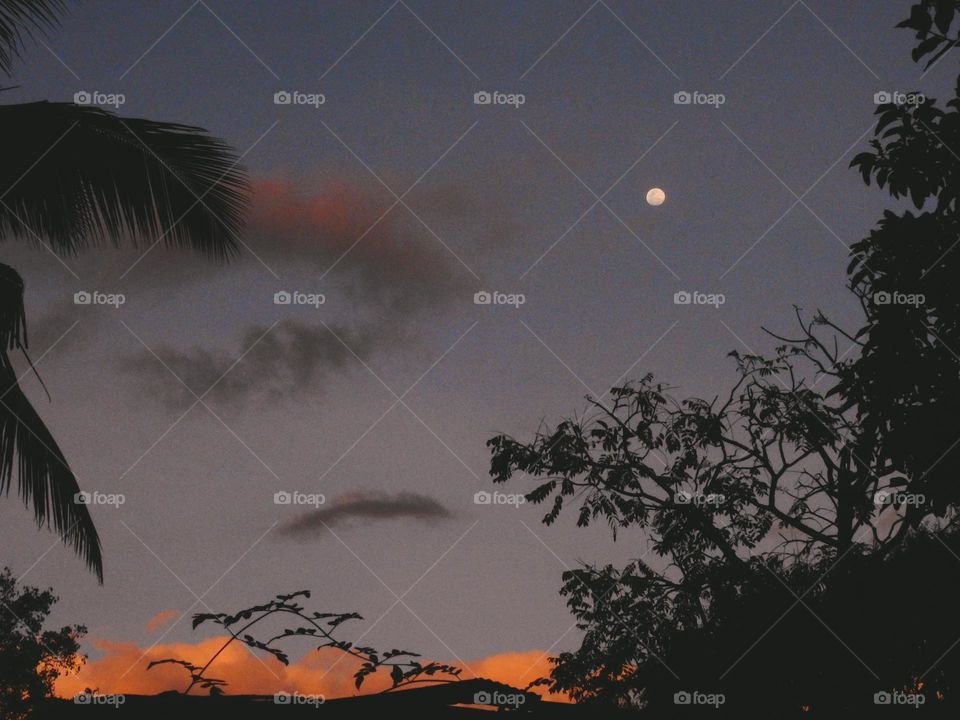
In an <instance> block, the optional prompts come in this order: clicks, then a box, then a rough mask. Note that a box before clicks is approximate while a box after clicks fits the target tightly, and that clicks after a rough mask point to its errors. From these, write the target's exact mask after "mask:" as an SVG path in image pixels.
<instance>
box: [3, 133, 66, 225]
mask: <svg viewBox="0 0 960 720" xmlns="http://www.w3.org/2000/svg"><path fill="white" fill-rule="evenodd" d="M79 124H80V121H79V120H74V121H73V122H72V123H70V127H68V128H67V129H66V130H64V131H63V133H61V135H60V137H58V138H57V139H56V140H54V141H53V143H52V144H51V145H50V147H48V148H47V149H46V150H44V151H43V152H42V153H40V157H38V158H37V159H36V160H34V161H33V162H32V163H31V164H30V167H28V168H27V169H26V170H24V171H23V172H22V173H21V174H20V177H18V178H17V179H16V180H14V181H13V183H11V185H10V186H9V187H8V188H7V189H6V190H4V191H3V194H2V195H0V200H3V199H4V198H5V197H6V196H7V195H9V194H10V191H11V190H13V189H14V188H15V187H16V186H17V185H19V184H20V181H21V180H23V179H24V178H25V177H26V176H27V175H29V174H30V171H31V170H33V169H34V168H35V167H36V166H37V165H39V164H40V162H41V161H42V160H43V159H44V158H45V157H46V156H47V155H49V154H50V152H51V151H52V150H53V149H54V148H55V147H56V146H57V145H59V144H60V142H61V141H62V140H63V139H64V138H65V137H66V136H67V135H69V134H70V131H71V130H73V129H74V128H75V127H76V126H77V125H79ZM18 219H19V218H18ZM21 222H22V221H21Z"/></svg>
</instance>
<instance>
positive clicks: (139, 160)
mask: <svg viewBox="0 0 960 720" xmlns="http://www.w3.org/2000/svg"><path fill="white" fill-rule="evenodd" d="M64 10H65V6H64V3H63V2H61V0H0V72H3V73H5V74H7V75H8V76H9V75H10V69H11V66H12V64H13V62H14V61H15V60H17V59H18V58H19V56H20V52H21V51H22V49H23V48H24V42H25V40H29V39H30V38H31V37H32V36H33V35H35V34H37V33H45V32H47V31H48V30H50V29H51V28H53V27H55V26H56V25H57V24H58V18H59V16H60V15H61V14H62V12H63V11H64ZM0 132H2V133H3V136H4V137H5V138H6V143H5V146H4V152H3V156H4V157H3V163H2V164H0V239H4V240H5V239H8V238H18V239H27V240H30V241H32V242H34V243H35V244H39V245H41V246H43V247H44V248H45V249H46V250H48V251H50V252H52V253H56V254H60V255H64V256H72V255H75V254H76V253H78V252H80V251H82V250H85V249H87V248H88V247H91V246H97V245H99V244H101V243H103V242H104V241H106V240H109V241H110V242H112V243H113V244H114V245H118V244H119V243H120V242H121V240H123V239H127V240H128V241H130V242H136V239H137V238H138V237H139V238H141V239H149V240H150V241H152V242H157V243H159V242H161V241H162V242H164V243H166V244H167V245H169V246H172V247H176V248H181V249H192V250H195V251H198V252H199V253H200V254H202V255H205V256H207V257H209V258H212V259H214V260H216V261H223V260H226V259H229V258H230V257H231V256H233V255H235V254H236V253H237V249H238V247H237V243H238V241H237V237H238V232H239V230H240V229H241V227H242V223H243V218H244V211H245V206H246V203H247V196H248V185H247V179H246V174H245V173H244V171H243V170H242V169H241V168H239V167H238V162H239V160H238V159H237V157H236V156H235V154H234V152H233V150H232V149H231V148H230V147H229V146H228V145H226V144H225V143H223V142H222V141H220V140H218V139H216V138H213V137H211V136H209V135H207V134H206V132H205V131H204V130H202V129H201V128H196V127H190V126H186V125H178V124H170V123H162V122H155V121H152V120H141V119H132V118H121V117H118V116H117V115H115V114H113V113H110V112H106V111H104V110H101V109H98V108H95V107H89V106H79V105H75V104H73V103H53V102H34V103H27V104H19V105H0ZM26 348H27V326H26V314H25V311H24V304H23V279H22V278H21V277H20V275H19V274H18V273H17V272H16V271H15V270H14V269H13V268H11V267H9V266H8V265H4V264H2V263H0V493H5V494H8V495H9V492H10V487H11V485H12V483H13V477H14V475H16V479H17V494H18V495H19V496H20V498H21V499H22V500H23V502H24V504H25V505H27V506H28V507H32V508H33V513H34V517H35V519H36V522H37V524H38V526H41V527H42V526H44V525H46V526H47V527H50V526H52V527H53V530H54V531H55V532H56V533H58V534H59V535H60V536H61V537H62V538H63V540H64V542H65V543H66V544H68V545H70V546H71V547H72V548H73V549H74V550H75V551H76V553H77V554H78V555H79V556H80V557H82V558H83V560H84V562H85V563H86V565H87V567H88V568H89V569H91V570H92V571H93V572H94V573H96V575H97V578H98V580H99V581H100V582H103V559H102V555H101V547H100V538H99V536H98V535H97V530H96V528H95V527H94V524H93V521H92V519H91V517H90V514H89V512H88V511H87V507H86V505H84V504H82V503H78V502H76V501H75V497H76V493H78V492H79V490H80V488H79V485H78V483H77V479H76V477H75V476H74V474H73V472H72V471H71V469H70V466H69V464H68V463H67V460H66V458H65V457H64V455H63V453H62V452H61V451H60V448H59V447H58V446H57V443H56V441H55V440H54V439H53V436H52V435H51V433H50V431H49V430H48V429H47V428H46V426H45V425H44V423H43V421H42V420H41V418H40V416H39V415H38V414H37V412H36V410H34V408H33V406H32V405H31V404H30V401H29V400H28V399H27V397H26V395H25V394H24V393H23V391H22V389H21V388H20V385H19V382H18V380H19V378H18V377H17V375H16V372H15V370H14V367H13V365H12V363H11V358H10V355H11V353H12V352H13V351H17V350H19V351H21V352H23V353H24V355H25V356H26ZM27 360H28V362H29V357H28V356H27ZM31 365H32V363H31Z"/></svg>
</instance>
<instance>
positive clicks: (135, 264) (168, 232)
mask: <svg viewBox="0 0 960 720" xmlns="http://www.w3.org/2000/svg"><path fill="white" fill-rule="evenodd" d="M279 124H280V121H279V120H274V122H273V124H272V125H271V126H270V127H268V128H267V129H266V130H264V131H263V132H262V133H261V134H260V137H258V138H257V139H256V141H254V143H253V145H251V146H250V147H248V148H247V149H246V150H244V152H243V154H242V155H240V156H239V157H238V158H237V159H236V160H235V161H234V162H233V163H232V164H231V165H230V167H229V168H227V169H226V170H224V172H223V173H222V174H221V175H220V177H218V178H217V179H216V180H215V181H214V182H213V184H211V185H210V187H208V188H207V189H206V190H204V192H203V194H202V195H200V196H199V197H198V198H197V199H196V200H194V202H193V204H192V205H191V206H190V207H188V208H187V209H186V210H185V211H184V212H183V214H181V215H180V217H178V218H177V219H176V220H174V222H173V224H172V225H170V227H168V228H167V229H166V230H164V231H163V232H162V233H161V234H160V236H159V237H158V238H157V239H156V240H155V241H154V242H153V243H152V244H151V245H150V246H149V247H148V248H147V249H146V250H144V251H143V253H142V254H141V255H140V256H139V257H138V258H137V259H136V260H134V262H133V264H132V265H131V266H130V267H128V268H127V269H126V270H125V271H124V272H123V274H122V275H121V276H120V277H119V278H118V281H119V280H123V279H124V278H125V277H126V276H127V275H129V274H130V272H131V271H132V270H133V269H134V268H135V267H136V266H137V265H139V264H140V261H141V260H143V259H144V258H145V257H146V256H147V255H149V254H150V252H151V251H153V249H154V248H155V247H156V246H157V245H159V244H160V243H161V242H162V241H163V239H164V238H165V237H166V236H167V235H169V234H170V233H171V232H172V231H173V229H174V228H175V227H176V226H177V225H179V224H180V221H181V220H183V219H184V218H185V217H186V216H187V215H189V214H190V212H191V211H192V210H193V209H194V208H195V207H196V206H197V205H199V204H200V203H201V202H203V199H204V198H205V197H206V196H207V194H208V193H209V192H210V191H211V190H213V189H214V188H215V187H216V186H217V185H219V184H220V181H221V180H223V179H224V178H225V177H226V176H227V174H228V173H230V172H231V171H232V170H233V169H234V168H235V167H237V165H239V164H240V163H241V162H243V159H244V158H245V157H246V156H247V155H248V154H249V153H250V152H252V151H253V149H254V148H255V147H256V146H257V145H259V144H260V141H261V140H263V139H264V138H265V137H266V136H267V135H268V134H269V133H270V132H271V131H272V130H273V129H274V128H275V127H276V126H277V125H279ZM204 207H206V206H204ZM207 209H208V210H209V208H207ZM267 269H268V270H269V268H267ZM275 277H276V276H275ZM278 279H279V278H278Z"/></svg>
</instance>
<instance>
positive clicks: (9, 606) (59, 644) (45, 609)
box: [0, 568, 87, 720]
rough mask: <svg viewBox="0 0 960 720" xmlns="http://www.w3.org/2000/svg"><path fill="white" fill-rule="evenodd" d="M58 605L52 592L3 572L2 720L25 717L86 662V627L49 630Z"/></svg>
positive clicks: (0, 618)
mask: <svg viewBox="0 0 960 720" xmlns="http://www.w3.org/2000/svg"><path fill="white" fill-rule="evenodd" d="M56 602H57V597H56V596H55V595H54V594H53V591H52V590H50V589H47V590H39V589H37V588H35V587H30V586H29V585H18V583H17V581H16V579H15V578H14V577H13V574H12V573H11V572H10V568H4V569H3V571H2V572H0V605H2V606H3V608H4V611H3V612H2V613H0V717H3V718H9V719H10V720H14V719H17V720H18V719H19V718H23V717H26V716H27V714H28V711H29V709H30V708H31V707H33V706H34V705H36V703H37V702H38V701H40V700H41V699H43V698H46V697H48V696H49V695H51V694H52V692H53V684H54V682H55V681H56V679H57V678H58V677H60V676H61V675H63V674H67V673H72V672H75V671H76V670H78V669H79V667H80V665H81V664H82V663H83V660H84V658H83V656H82V655H80V639H81V638H82V637H83V636H84V635H85V634H86V632H87V630H86V628H85V627H83V626H82V625H72V626H66V627H62V628H60V629H59V630H49V629H44V624H45V623H46V621H47V616H48V615H49V614H50V610H51V609H52V607H53V605H54V604H55V603H56Z"/></svg>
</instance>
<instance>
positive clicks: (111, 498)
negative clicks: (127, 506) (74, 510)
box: [73, 490, 127, 508]
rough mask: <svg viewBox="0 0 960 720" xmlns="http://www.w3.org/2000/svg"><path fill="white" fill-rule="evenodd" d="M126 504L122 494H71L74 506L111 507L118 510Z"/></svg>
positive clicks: (84, 491)
mask: <svg viewBox="0 0 960 720" xmlns="http://www.w3.org/2000/svg"><path fill="white" fill-rule="evenodd" d="M125 502H127V496H126V495H124V494H123V493H105V492H100V491H99V490H81V491H80V492H77V493H74V494H73V503H74V505H111V506H113V507H114V508H119V507H120V506H121V505H123V504H124V503H125Z"/></svg>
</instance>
